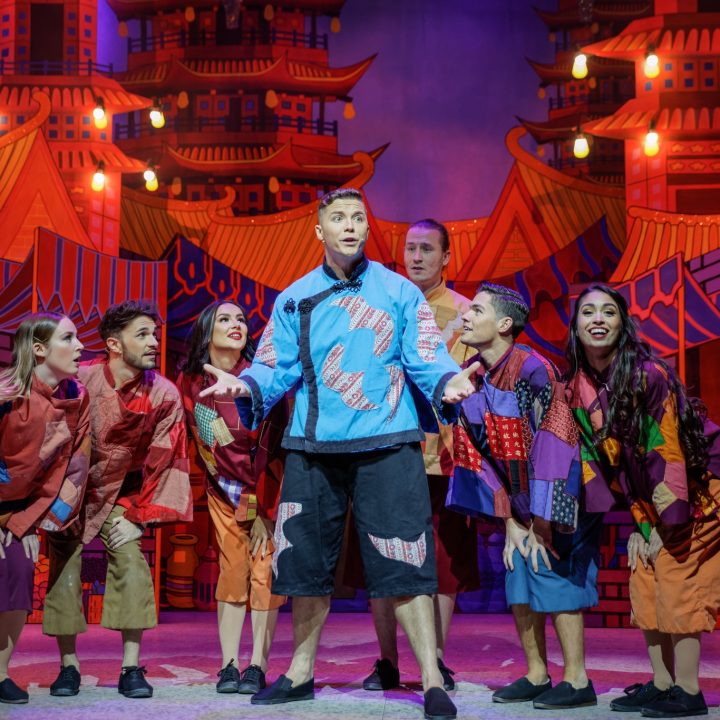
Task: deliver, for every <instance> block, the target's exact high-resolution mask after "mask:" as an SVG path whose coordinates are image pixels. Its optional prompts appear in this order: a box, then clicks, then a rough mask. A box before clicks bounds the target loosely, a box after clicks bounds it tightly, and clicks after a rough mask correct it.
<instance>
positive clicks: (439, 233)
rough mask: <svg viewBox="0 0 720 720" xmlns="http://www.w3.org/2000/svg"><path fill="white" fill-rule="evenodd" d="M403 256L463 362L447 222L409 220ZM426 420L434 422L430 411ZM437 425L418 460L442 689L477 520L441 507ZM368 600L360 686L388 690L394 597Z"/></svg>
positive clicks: (446, 471)
mask: <svg viewBox="0 0 720 720" xmlns="http://www.w3.org/2000/svg"><path fill="white" fill-rule="evenodd" d="M404 261H405V269H406V271H407V275H408V278H409V279H410V280H411V281H412V282H413V283H414V284H415V285H416V286H417V287H418V288H419V289H420V291H421V292H422V293H423V295H424V296H425V300H426V302H427V304H428V305H429V306H430V309H431V310H432V313H433V317H434V318H435V322H436V324H437V326H438V328H439V329H440V332H441V333H442V338H443V341H444V342H445V344H446V345H447V348H448V350H449V351H450V355H451V356H452V357H453V359H454V360H456V361H457V362H458V363H463V362H464V361H465V360H466V359H467V358H468V357H470V355H471V354H473V352H472V350H471V349H470V348H469V347H468V346H467V345H464V344H463V343H461V342H460V335H461V334H462V316H463V315H464V314H465V313H466V312H467V311H468V309H469V307H470V301H469V300H468V299H467V298H465V297H463V296H462V295H460V294H459V293H456V292H454V291H452V290H451V289H450V288H449V287H448V286H447V285H446V284H445V280H444V279H443V272H444V270H445V268H446V267H447V264H448V262H450V238H449V235H448V231H447V228H446V227H445V226H444V225H442V224H441V223H439V222H437V221H436V220H432V219H429V218H428V219H425V220H420V221H418V222H416V223H413V224H412V225H411V226H410V227H409V228H408V231H407V235H406V237H405V248H404ZM429 420H430V421H431V423H432V424H437V423H436V422H435V419H434V418H433V417H431V418H429ZM437 430H438V431H437V432H426V434H425V442H424V444H423V460H424V461H425V472H426V474H427V480H428V490H429V492H430V504H431V507H432V523H433V541H434V544H435V564H436V568H437V575H438V592H437V594H435V595H434V596H433V604H434V611H435V637H436V640H437V663H438V668H439V669H440V673H441V674H442V677H443V686H444V687H445V689H446V690H452V689H453V688H454V687H455V681H454V680H453V677H452V676H453V675H454V672H453V671H452V670H451V669H450V668H449V667H447V665H445V662H444V657H445V643H446V641H447V636H448V632H449V630H450V622H451V621H452V616H453V610H454V609H455V598H456V597H457V593H458V592H468V591H472V590H477V589H478V587H479V585H480V578H479V570H478V555H477V526H476V523H475V521H474V520H473V519H470V518H468V517H467V516H466V515H460V514H458V513H455V512H452V511H451V510H448V509H447V508H446V507H445V498H446V497H447V491H448V482H449V476H450V475H451V474H452V470H453V458H452V425H443V424H439V425H438V429H437ZM355 555H356V554H354V556H353V557H355ZM357 574H358V575H359V573H357ZM352 584H353V585H355V584H356V582H353V583H352ZM370 606H371V608H372V613H373V620H374V623H375V631H376V633H377V637H378V643H379V646H380V659H379V660H377V661H376V662H375V667H374V669H373V672H372V673H371V674H370V675H369V676H368V677H367V678H365V680H364V681H363V687H364V688H365V690H389V689H391V688H395V687H398V685H399V684H400V671H399V669H398V649H397V621H396V620H395V613H394V612H393V603H392V601H391V600H390V599H388V598H376V599H373V600H371V601H370Z"/></svg>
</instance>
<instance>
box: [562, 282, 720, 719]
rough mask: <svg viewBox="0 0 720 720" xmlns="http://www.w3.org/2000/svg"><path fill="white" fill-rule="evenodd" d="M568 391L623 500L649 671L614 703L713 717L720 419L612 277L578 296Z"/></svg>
mask: <svg viewBox="0 0 720 720" xmlns="http://www.w3.org/2000/svg"><path fill="white" fill-rule="evenodd" d="M567 357H568V362H569V366H570V369H569V381H568V393H569V398H570V402H571V405H572V406H573V408H574V412H575V415H576V419H577V423H578V427H579V428H580V431H581V439H582V441H583V462H584V466H585V467H584V473H583V475H584V478H585V481H586V482H589V483H590V484H593V483H595V484H597V485H598V486H599V487H602V486H603V485H604V486H605V488H606V490H605V491H606V493H607V495H608V497H609V499H608V503H611V502H612V500H613V498H614V497H619V498H621V501H622V503H623V504H624V505H625V506H626V507H629V509H630V511H631V513H632V515H633V518H634V520H635V522H636V525H637V528H636V531H635V532H634V533H633V534H632V535H631V536H630V538H629V540H628V562H629V565H630V567H631V574H630V602H631V605H632V623H633V624H634V625H635V626H636V627H639V628H640V629H641V630H642V631H643V634H644V636H645V642H646V644H647V648H648V654H649V656H650V663H651V665H652V670H653V678H652V680H650V681H649V682H647V683H641V682H638V683H637V684H635V685H631V686H630V687H628V688H626V691H625V695H624V696H622V697H619V698H616V699H615V700H613V701H612V702H611V704H610V707H611V708H612V709H613V710H618V711H636V712H638V711H641V712H642V715H643V716H645V717H687V716H691V715H706V714H707V712H708V709H707V705H706V703H705V699H704V698H703V694H702V692H701V691H700V686H699V681H698V673H699V666H700V636H701V633H703V632H712V630H713V629H714V628H715V625H716V621H717V614H718V608H719V607H720V581H719V580H718V579H719V578H720V517H719V516H718V509H719V508H720V479H719V478H720V428H718V427H717V426H716V425H714V424H713V423H711V422H710V421H709V420H708V419H707V417H703V414H704V413H700V412H698V410H697V409H696V408H695V404H694V402H690V401H689V400H688V397H687V393H686V390H685V388H684V387H683V385H682V383H681V382H680V381H679V380H678V378H677V376H676V375H675V373H674V371H673V370H672V369H671V368H670V367H668V365H667V364H666V363H665V362H663V361H662V360H660V359H659V358H657V357H655V355H654V354H653V352H652V351H651V349H650V348H649V346H648V345H647V344H645V343H644V342H643V341H641V340H640V338H639V337H638V332H637V329H636V327H635V323H634V322H633V320H632V318H631V317H630V315H629V313H628V306H627V303H626V301H625V298H624V297H623V296H622V295H621V294H620V293H618V292H617V291H615V290H613V289H611V288H609V287H607V286H604V285H591V286H590V287H588V288H587V289H585V290H584V291H583V292H582V293H581V295H580V296H579V298H578V300H577V302H576V304H575V310H574V313H573V317H572V322H571V326H570V337H569V344H568V350H567Z"/></svg>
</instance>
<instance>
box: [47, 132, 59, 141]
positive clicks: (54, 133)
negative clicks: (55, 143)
mask: <svg viewBox="0 0 720 720" xmlns="http://www.w3.org/2000/svg"><path fill="white" fill-rule="evenodd" d="M57 136H58V132H57V130H48V137H49V138H50V139H51V140H55V139H57Z"/></svg>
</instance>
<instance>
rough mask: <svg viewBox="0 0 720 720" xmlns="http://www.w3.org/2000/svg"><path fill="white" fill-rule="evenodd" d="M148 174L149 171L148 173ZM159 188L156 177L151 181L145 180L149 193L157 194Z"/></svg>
mask: <svg viewBox="0 0 720 720" xmlns="http://www.w3.org/2000/svg"><path fill="white" fill-rule="evenodd" d="M146 172H147V171H146ZM158 187H159V183H158V179H157V177H156V176H153V178H152V179H151V180H147V179H146V180H145V189H146V190H147V191H148V192H155V191H156V190H157V189H158Z"/></svg>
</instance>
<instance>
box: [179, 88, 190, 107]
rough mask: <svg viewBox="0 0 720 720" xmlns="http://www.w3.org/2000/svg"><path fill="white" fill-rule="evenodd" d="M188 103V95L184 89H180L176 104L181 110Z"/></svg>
mask: <svg viewBox="0 0 720 720" xmlns="http://www.w3.org/2000/svg"><path fill="white" fill-rule="evenodd" d="M189 104H190V97H189V96H188V94H187V93H186V92H185V90H181V91H180V92H179V93H178V96H177V106H178V107H179V108H180V109H181V110H184V109H185V108H186V107H187V106H188V105H189Z"/></svg>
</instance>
